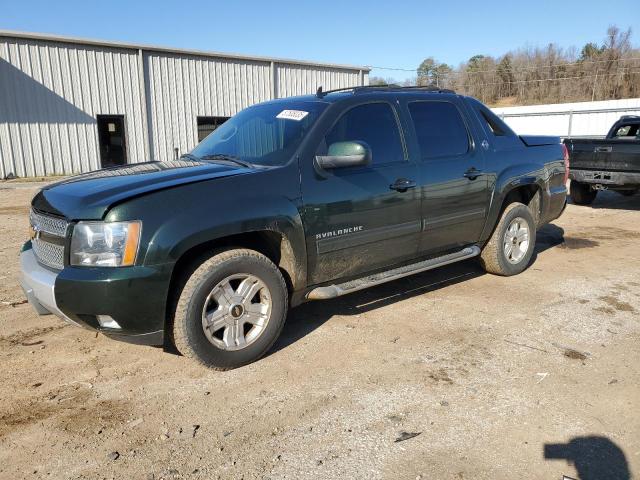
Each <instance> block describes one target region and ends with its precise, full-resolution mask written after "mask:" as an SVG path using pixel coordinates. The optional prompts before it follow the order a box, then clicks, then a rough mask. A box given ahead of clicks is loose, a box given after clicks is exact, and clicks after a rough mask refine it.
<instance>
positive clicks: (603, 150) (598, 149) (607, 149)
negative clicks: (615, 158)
mask: <svg viewBox="0 0 640 480" xmlns="http://www.w3.org/2000/svg"><path fill="white" fill-rule="evenodd" d="M612 150H613V147H596V148H595V149H594V150H593V151H594V152H596V153H610V152H611V151H612Z"/></svg>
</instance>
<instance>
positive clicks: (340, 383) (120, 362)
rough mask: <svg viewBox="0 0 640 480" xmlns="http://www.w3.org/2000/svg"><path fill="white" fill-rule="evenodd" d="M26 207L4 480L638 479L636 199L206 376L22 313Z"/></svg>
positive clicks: (2, 417) (565, 222) (20, 211)
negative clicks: (509, 263) (502, 272)
mask: <svg viewBox="0 0 640 480" xmlns="http://www.w3.org/2000/svg"><path fill="white" fill-rule="evenodd" d="M34 193H35V187H34V185H26V184H16V183H11V182H8V183H7V182H4V183H0V262H1V264H2V265H4V268H3V269H2V270H0V300H1V301H2V303H1V304H0V365H1V367H2V368H1V370H0V384H1V385H2V387H1V388H2V390H1V391H2V395H0V478H3V479H4V478H7V479H16V478H56V479H58V478H91V479H93V478H119V479H121V478H135V479H137V478H140V479H159V478H202V479H215V478H245V479H253V478H260V479H262V478H273V479H276V478H291V479H307V478H308V479H337V478H341V479H342V478H366V479H370V478H388V479H412V480H413V479H417V478H422V479H484V478H486V479H494V480H495V479H518V478H526V479H560V478H562V475H563V474H565V475H568V476H570V477H576V478H577V477H580V478H582V479H592V478H607V479H626V478H629V475H631V476H633V475H634V474H635V476H636V477H638V476H639V474H640V415H638V411H639V410H640V362H639V360H640V352H639V350H640V347H639V341H638V340H639V333H640V318H639V317H640V315H639V313H638V312H639V311H640V275H639V272H640V255H639V254H638V243H639V242H638V240H639V238H640V195H637V196H635V197H632V198H625V197H622V196H619V195H617V194H615V193H606V194H603V195H601V196H599V198H598V200H597V201H596V204H595V205H594V206H593V207H578V206H573V205H570V206H569V207H568V208H567V210H566V212H565V213H564V215H563V216H562V217H561V218H560V219H559V220H557V221H556V222H554V224H552V225H548V226H546V227H545V228H544V229H543V230H542V231H541V232H539V239H538V241H539V245H538V249H537V258H536V259H535V262H534V263H533V264H532V266H531V267H530V268H529V269H528V270H527V271H526V272H525V273H523V274H522V275H520V276H517V277H511V278H499V277H494V276H491V275H486V274H483V273H482V272H481V271H480V269H479V268H478V267H477V265H476V264H475V263H474V262H466V263H463V264H458V265H454V266H450V267H446V268H444V269H441V270H438V271H433V272H427V273H425V274H421V275H417V276H414V277H410V278H408V279H405V280H401V281H397V282H394V283H391V284H387V285H383V286H380V287H377V288H374V289H372V290H369V291H363V292H360V293H356V294H353V295H351V296H347V297H344V298H342V299H337V300H334V301H327V302H324V303H320V302H319V303H312V304H306V305H303V306H302V307H300V308H298V309H296V310H294V311H293V312H292V313H291V315H290V317H289V320H288V323H287V326H286V327H285V331H284V337H283V338H282V340H281V341H279V343H278V344H277V345H276V348H275V349H274V351H272V353H271V354H270V355H269V356H267V357H266V358H264V359H263V360H261V361H259V362H257V363H255V364H253V365H250V366H248V367H244V368H241V369H239V370H234V371H231V372H224V373H220V372H212V371H207V370H205V369H204V368H201V367H199V366H197V365H195V364H194V363H192V362H190V361H188V360H186V359H184V358H182V357H179V356H177V355H174V354H171V353H166V352H163V351H162V350H161V349H158V348H151V347H139V346H132V345H127V344H122V343H118V342H115V341H112V340H109V339H107V338H105V337H103V336H100V335H98V336H96V334H95V333H91V332H89V331H86V330H82V329H78V328H76V327H73V326H67V325H66V324H65V323H63V322H62V321H61V320H58V319H56V318H55V317H53V316H46V317H38V316H37V315H36V314H35V313H34V312H33V311H32V310H31V307H30V306H29V305H25V304H23V303H22V302H23V296H22V292H21V290H20V288H19V287H18V272H19V267H18V253H17V252H18V250H19V247H20V245H21V243H22V242H23V241H24V239H25V237H26V236H27V224H28V220H27V213H28V203H29V201H30V199H31V197H32V195H33V194H34ZM415 434H418V435H415ZM408 437H410V438H408ZM398 440H401V441H398ZM554 444H557V445H554ZM545 455H546V456H547V457H554V458H545ZM557 457H559V458H557Z"/></svg>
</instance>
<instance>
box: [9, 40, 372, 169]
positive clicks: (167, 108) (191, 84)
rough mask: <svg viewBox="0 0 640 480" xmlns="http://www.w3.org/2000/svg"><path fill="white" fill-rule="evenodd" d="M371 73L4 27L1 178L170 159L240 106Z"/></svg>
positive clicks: (362, 80)
mask: <svg viewBox="0 0 640 480" xmlns="http://www.w3.org/2000/svg"><path fill="white" fill-rule="evenodd" d="M368 82H369V68H367V67H363V66H348V65H333V64H322V63H315V62H305V61H297V60H285V59H278V58H264V57H248V56H242V55H228V54H224V53H215V52H201V51H186V50H178V49H173V48H163V47H155V46H148V45H133V44H127V43H118V42H104V41H96V40H85V39H77V38H67V37H58V36H51V35H41V34H33V33H21V32H11V31H3V30H0V179H2V178H6V177H7V176H11V175H15V176H18V177H30V176H44V175H55V174H71V173H79V172H86V171H91V170H96V169H98V168H101V167H102V166H108V165H114V164H121V163H139V162H144V161H147V160H150V159H154V160H170V159H173V158H175V157H176V155H178V154H182V153H185V152H187V151H189V150H191V149H192V148H193V147H194V146H195V145H196V143H197V142H198V141H199V139H202V138H204V136H206V135H207V134H208V133H209V132H211V131H212V130H213V129H214V128H215V127H216V126H217V125H219V124H220V123H221V122H223V121H224V120H226V119H227V118H228V117H230V116H231V115H233V114H235V113H236V112H237V111H238V110H240V109H242V108H244V107H247V106H249V105H251V104H254V103H258V102H262V101H265V100H269V99H273V98H279V97H285V96H291V95H301V94H308V93H314V92H315V91H316V89H317V88H318V87H319V86H322V87H323V89H324V90H328V89H332V88H341V87H349V86H356V85H367V84H368Z"/></svg>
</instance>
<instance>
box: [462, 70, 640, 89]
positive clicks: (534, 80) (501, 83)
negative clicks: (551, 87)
mask: <svg viewBox="0 0 640 480" xmlns="http://www.w3.org/2000/svg"><path fill="white" fill-rule="evenodd" d="M625 70H626V71H625ZM624 73H629V74H640V69H637V70H631V69H624V70H621V71H618V72H614V73H597V74H594V75H576V76H571V77H556V78H536V79H530V80H514V81H507V82H489V83H469V84H463V85H455V87H456V88H467V87H469V88H470V87H487V86H491V85H513V84H519V83H533V82H557V81H562V80H577V79H586V78H602V77H611V76H615V75H620V74H624Z"/></svg>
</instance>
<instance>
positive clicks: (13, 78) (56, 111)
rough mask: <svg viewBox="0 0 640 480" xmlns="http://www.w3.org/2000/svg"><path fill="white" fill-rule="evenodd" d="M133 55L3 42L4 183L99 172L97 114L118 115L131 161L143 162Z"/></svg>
mask: <svg viewBox="0 0 640 480" xmlns="http://www.w3.org/2000/svg"><path fill="white" fill-rule="evenodd" d="M138 75H139V69H138V59H137V55H136V52H135V51H131V50H125V49H115V48H94V47H89V46H86V47H80V46H78V45H66V44H62V43H55V42H43V41H35V40H25V39H11V38H2V39H1V41H0V148H1V150H2V159H3V165H2V171H1V172H0V174H2V178H4V176H5V175H7V174H8V173H10V172H12V173H14V174H15V175H17V176H20V177H30V176H39V175H53V174H68V173H78V172H86V171H89V170H94V169H96V168H99V164H100V160H99V151H98V134H97V128H96V114H110V113H112V114H116V113H117V114H124V115H126V123H127V132H128V137H127V150H128V152H127V153H128V156H129V158H130V161H131V162H138V161H142V160H143V159H144V158H145V146H144V145H145V138H144V136H143V135H131V133H132V132H141V133H142V131H143V130H142V125H144V123H143V111H144V104H143V101H142V99H141V95H140V89H139V84H140V83H139V81H140V80H141V78H139V77H138Z"/></svg>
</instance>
